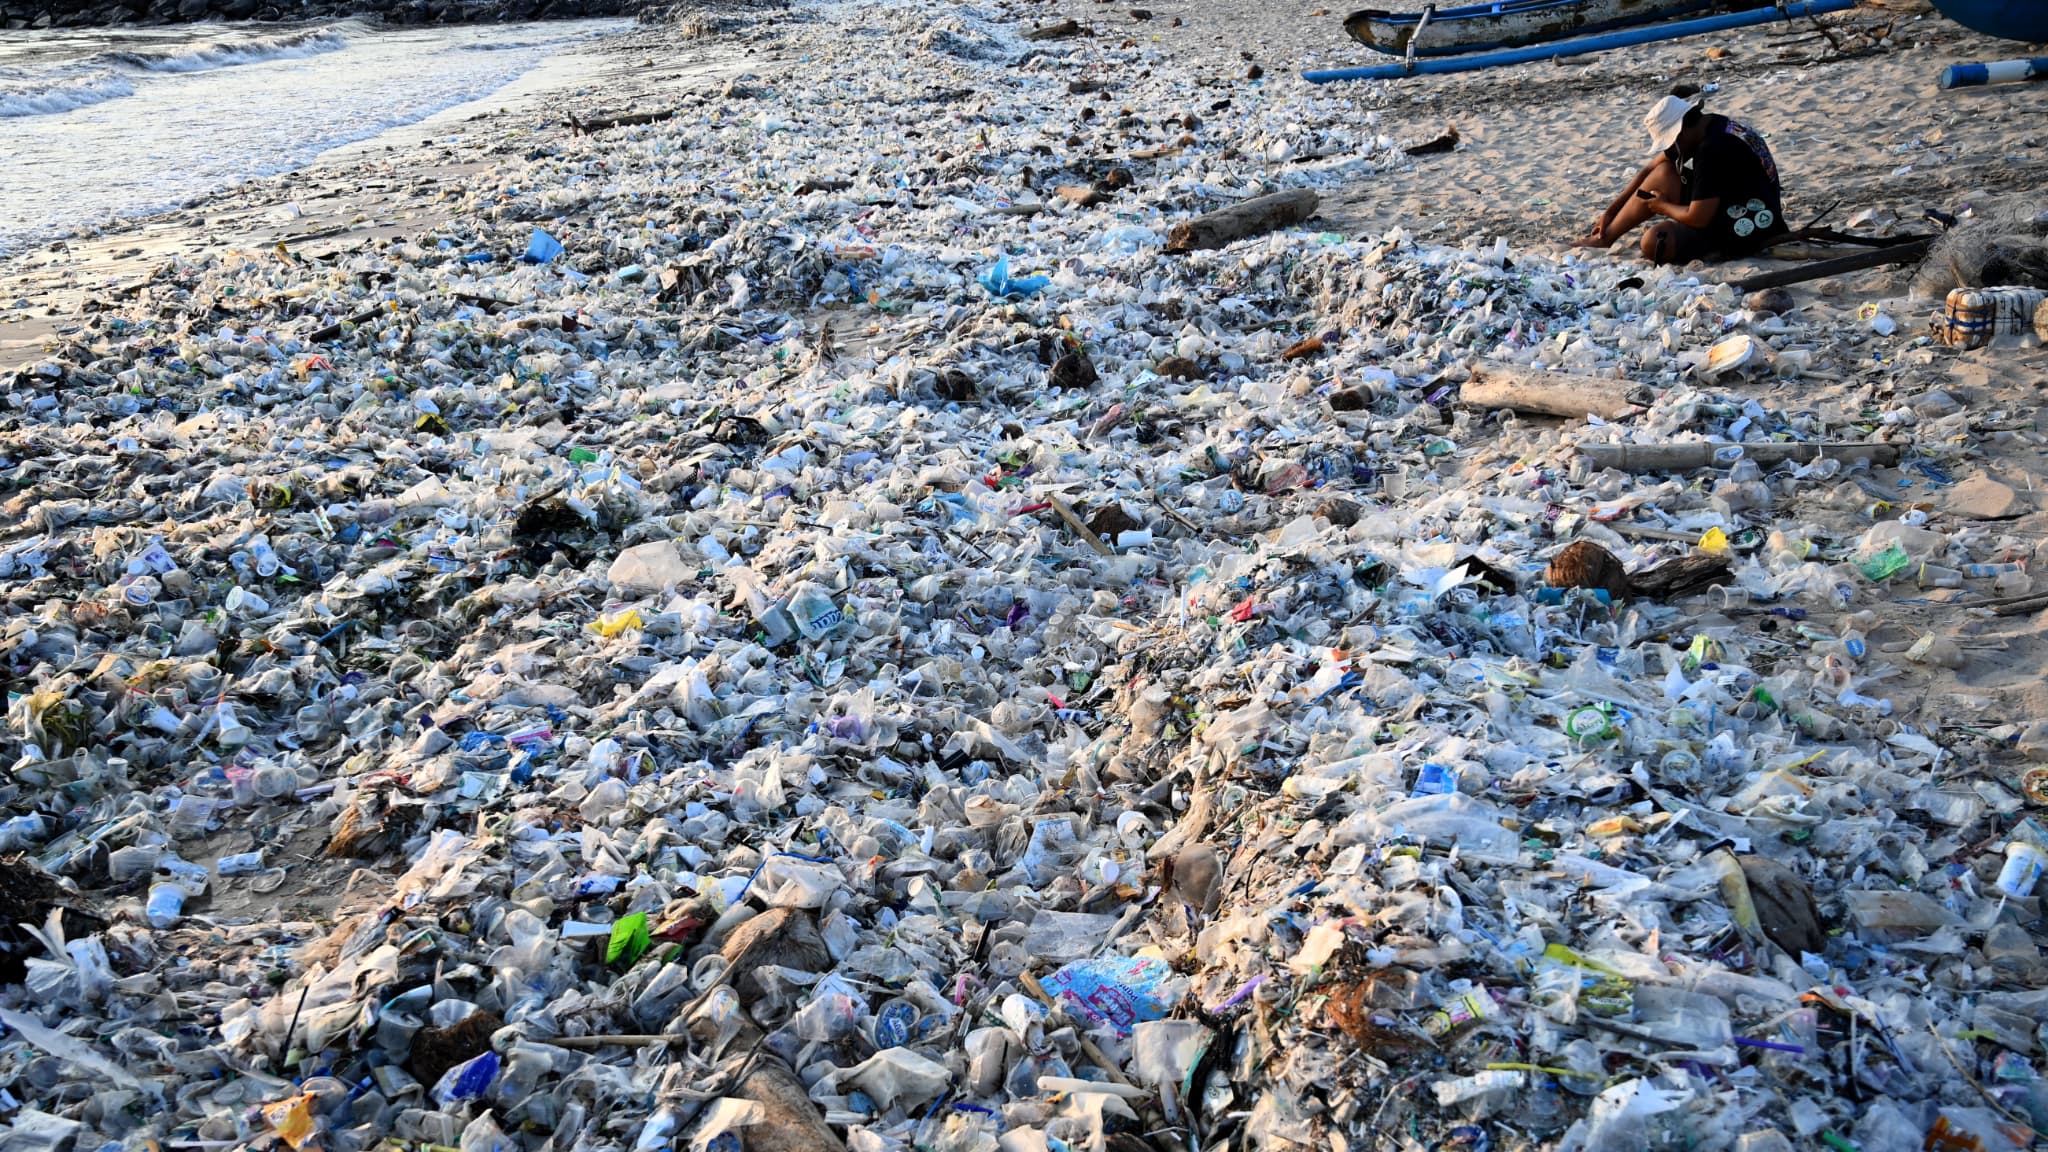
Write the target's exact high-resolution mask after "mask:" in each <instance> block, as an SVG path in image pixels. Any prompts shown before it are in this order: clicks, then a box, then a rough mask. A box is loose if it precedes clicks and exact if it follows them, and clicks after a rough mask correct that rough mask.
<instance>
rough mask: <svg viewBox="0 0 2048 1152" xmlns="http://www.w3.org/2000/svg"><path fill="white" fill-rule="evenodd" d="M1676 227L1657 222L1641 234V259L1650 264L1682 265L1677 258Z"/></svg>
mask: <svg viewBox="0 0 2048 1152" xmlns="http://www.w3.org/2000/svg"><path fill="white" fill-rule="evenodd" d="M1678 227H1679V226H1678V225H1677V224H1676V223H1674V222H1672V221H1670V220H1659V221H1657V222H1656V223H1655V224H1652V225H1650V226H1649V228H1648V229H1646V230H1645V231H1644V232H1643V259H1645V260H1648V261H1649V262H1650V263H1652V264H1683V263H1685V261H1684V260H1681V259H1680V258H1679V256H1678Z"/></svg>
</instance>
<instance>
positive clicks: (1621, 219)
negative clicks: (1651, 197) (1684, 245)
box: [1577, 164, 1678, 248]
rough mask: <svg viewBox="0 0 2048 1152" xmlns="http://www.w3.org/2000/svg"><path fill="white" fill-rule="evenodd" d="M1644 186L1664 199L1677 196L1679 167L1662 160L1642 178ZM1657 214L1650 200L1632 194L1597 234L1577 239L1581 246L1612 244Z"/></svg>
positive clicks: (1590, 246)
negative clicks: (1651, 209) (1652, 208)
mask: <svg viewBox="0 0 2048 1152" xmlns="http://www.w3.org/2000/svg"><path fill="white" fill-rule="evenodd" d="M1641 188H1642V189H1646V190H1649V191H1653V192H1655V193H1656V194H1657V195H1658V196H1659V197H1661V198H1663V199H1665V200H1676V199H1678V169H1677V168H1676V167H1674V166H1672V165H1670V164H1659V165H1658V166H1657V167H1656V168H1655V169H1654V170H1652V171H1651V172H1650V174H1649V175H1648V176H1646V177H1645V178H1644V179H1643V182H1642V185H1641ZM1655 215H1656V214H1655V213H1653V212H1651V211H1650V202H1649V201H1647V200H1644V199H1643V198H1642V197H1640V196H1631V197H1629V198H1628V203H1626V204H1623V205H1622V206H1621V210H1620V211H1618V212H1616V213H1615V214H1614V216H1613V218H1612V219H1610V220H1609V221H1608V222H1607V226H1606V227H1605V228H1604V229H1602V230H1601V232H1600V234H1599V235H1598V236H1594V235H1588V236H1586V237H1585V239H1583V240H1580V241H1578V242H1577V246H1578V247H1582V248H1611V247H1613V246H1614V243H1615V241H1617V240H1620V239H1621V238H1622V237H1623V236H1626V235H1628V234H1629V233H1630V232H1633V231H1635V230H1636V229H1637V228H1638V227H1640V226H1642V224H1643V222H1644V221H1646V220H1649V219H1651V218H1652V217H1653V216H1655Z"/></svg>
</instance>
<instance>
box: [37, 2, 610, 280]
mask: <svg viewBox="0 0 2048 1152" xmlns="http://www.w3.org/2000/svg"><path fill="white" fill-rule="evenodd" d="M628 27H630V23H629V22H627V21H623V20H583V21H562V22H555V23H545V24H499V25H479V26H465V27H452V28H450V27H433V28H395V27H394V28H387V27H382V26H378V25H373V24H368V23H364V22H360V21H353V20H343V21H332V22H325V23H317V24H299V25H275V24H262V25H257V24H195V25H179V26H175V27H169V28H141V29H134V28H122V29H73V30H64V31H40V32H22V31H16V32H0V255H5V254H8V253H11V252H17V251H20V250H21V249H23V248H24V247H27V246H29V245H32V244H36V243H39V242H44V241H48V240H51V239H54V238H58V237H63V236H67V235H72V234H76V233H78V232H79V231H81V230H85V229H90V228H94V227H98V226H102V225H104V224H106V223H108V222H110V221H112V220H115V219H117V218H120V217H123V216H135V215H141V214H145V213H149V212H155V211H161V210H163V209H166V208H171V207H175V206H177V205H179V204H181V203H185V202H187V201H189V200H192V199H193V198H195V197H199V196H203V195H206V194H208V193H212V192H217V191H220V190H222V189H225V188H230V187H233V186H234V185H236V184H238V183H241V182H243V181H245V180H249V179H252V178H255V177H259V176H269V175H274V174H276V173H279V172H286V171H290V170H292V169H295V168H299V167H303V166H304V165H306V164H307V163H309V162H310V161H312V160H313V159H314V158H315V157H317V156H319V155H320V154H321V153H322V152H325V151H327V150H329V149H331V148H335V147H338V146H340V145H343V144H348V143H353V142H355V141H358V140H364V139H368V138H370V137H373V136H376V135H378V134H379V133H381V132H384V131H387V130H389V129H392V128H396V127H400V126H403V125H406V124H411V123H415V122H417V121H420V120H423V119H426V118H427V117H429V116H432V115H433V114H435V113H437V112H441V111H444V110H446V109H448V108H451V107H455V106H457V105H460V104H464V103H467V102H469V101H472V100H476V99H479V98H482V97H484V96H487V95H489V94H490V93H492V92H494V91H497V90H498V89H499V88H502V87H503V86H505V85H506V84H508V83H510V82H511V81H513V80H515V79H517V78H518V77H519V76H521V75H522V74H524V73H526V72H528V71H530V70H532V69H533V68H535V67H537V66H538V65H540V64H541V63H542V62H543V61H545V60H547V59H548V58H549V57H551V56H554V55H556V54H558V53H560V52H562V51H564V50H565V49H568V48H570V47H572V46H574V45H577V44H579V43H583V42H586V41H589V40H592V39H595V38H597V37H601V36H605V35H609V34H612V33H616V32H619V31H623V30H624V29H626V28H628Z"/></svg>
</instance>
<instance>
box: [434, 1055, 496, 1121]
mask: <svg viewBox="0 0 2048 1152" xmlns="http://www.w3.org/2000/svg"><path fill="white" fill-rule="evenodd" d="M497 1078H498V1054H497V1053H496V1052H486V1053H484V1054H483V1055H481V1056H478V1057H476V1058H475V1059H473V1060H465V1061H463V1062H462V1063H460V1064H457V1065H456V1066H455V1067H453V1068H450V1069H449V1070H448V1071H446V1072H443V1073H441V1079H440V1080H439V1081H438V1082H436V1083H435V1085H434V1092H433V1095H434V1101H435V1103H438V1104H439V1105H441V1107H443V1108H448V1107H450V1106H451V1105H453V1104H455V1103H456V1102H457V1101H460V1100H474V1099H476V1098H477V1097H479V1096H482V1095H483V1094H484V1093H485V1092H487V1091H489V1090H490V1087H491V1081H493V1080H496V1079H497Z"/></svg>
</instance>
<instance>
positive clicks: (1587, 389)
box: [1458, 362, 1650, 420]
mask: <svg viewBox="0 0 2048 1152" xmlns="http://www.w3.org/2000/svg"><path fill="white" fill-rule="evenodd" d="M1647 392H1648V390H1647V389H1645V388H1643V387H1642V386H1640V385H1638V384H1635V383H1634V382H1632V381H1628V380H1609V379H1604V378H1602V377H1598V376H1577V375H1573V374H1572V373H1569V372H1543V371H1537V370H1534V369H1529V368H1521V367H1517V366H1515V365H1512V364H1490V363H1483V362H1482V363H1480V364H1478V365H1476V366H1474V367H1473V369H1472V379H1471V380H1470V381H1468V382H1467V383H1466V384H1465V386H1464V387H1463V388H1460V389H1459V390H1458V403H1460V404H1462V405H1464V406H1465V407H1467V408H1512V409H1514V410H1515V411H1517V412H1535V413H1539V414H1541V415H1544V416H1564V417H1568V418H1570V419H1573V420H1583V419H1585V418H1586V417H1588V416H1598V417H1600V418H1601V419H1602V420H1620V419H1623V418H1625V417H1627V416H1628V415H1630V414H1631V413H1633V412H1635V411H1636V410H1637V409H1638V408H1640V407H1643V406H1645V402H1646V401H1648V400H1649V399H1650V397H1649V396H1648V395H1647Z"/></svg>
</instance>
